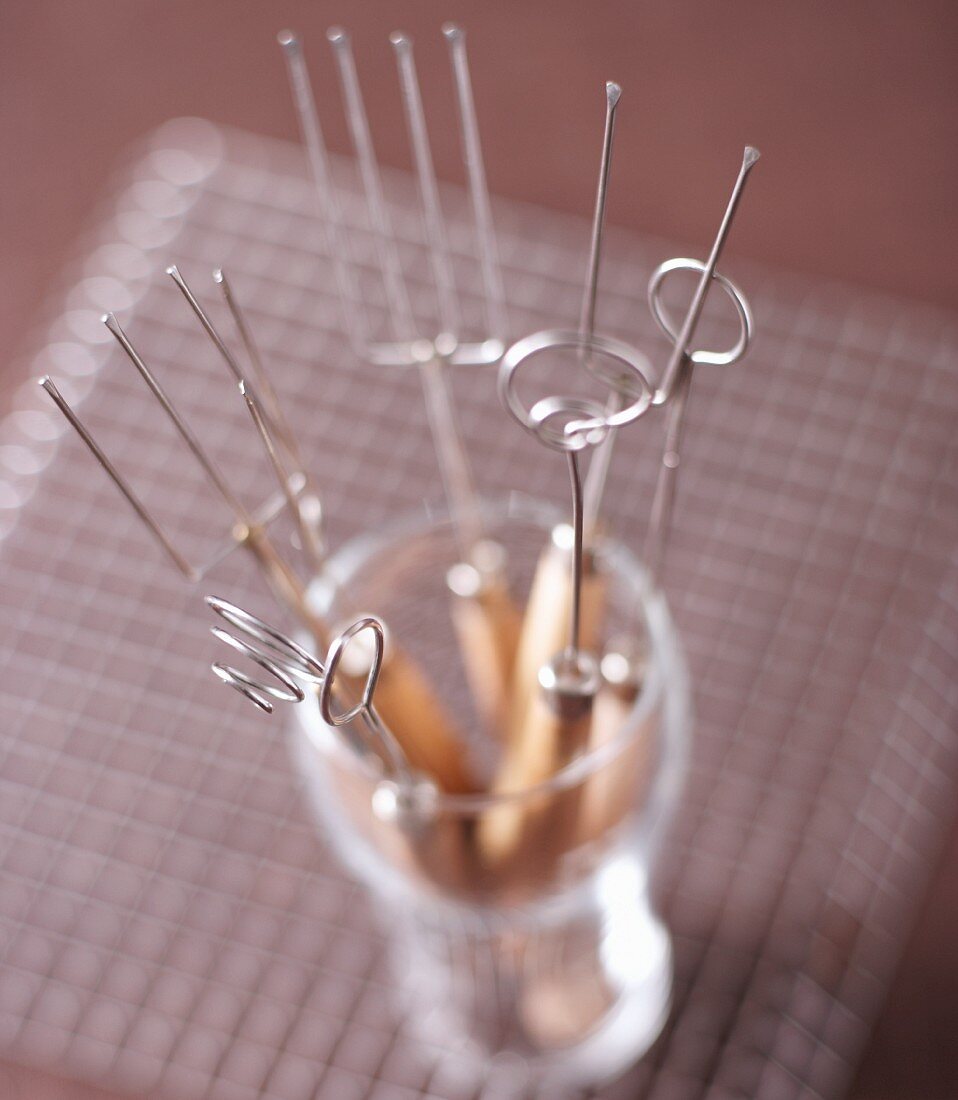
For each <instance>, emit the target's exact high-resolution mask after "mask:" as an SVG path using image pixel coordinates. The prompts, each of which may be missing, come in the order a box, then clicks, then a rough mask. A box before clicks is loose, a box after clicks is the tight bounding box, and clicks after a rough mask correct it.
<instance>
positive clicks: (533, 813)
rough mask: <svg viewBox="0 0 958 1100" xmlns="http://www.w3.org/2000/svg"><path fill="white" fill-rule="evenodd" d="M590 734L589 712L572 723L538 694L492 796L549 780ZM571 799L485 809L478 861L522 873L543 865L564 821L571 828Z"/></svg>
mask: <svg viewBox="0 0 958 1100" xmlns="http://www.w3.org/2000/svg"><path fill="white" fill-rule="evenodd" d="M590 729H591V714H590V712H589V711H588V710H587V711H586V712H585V713H583V714H580V715H579V716H577V717H575V718H567V717H563V716H561V715H559V714H557V713H556V712H555V711H554V710H553V709H552V707H551V706H550V705H549V703H548V702H547V701H546V699H545V698H544V697H543V695H542V693H541V691H539V692H537V693H536V696H535V698H534V700H533V703H532V707H531V709H530V713H529V718H528V721H527V722H526V725H525V728H524V730H523V732H524V738H523V741H522V743H521V744H519V745H516V746H514V749H513V751H510V752H508V753H507V755H506V758H505V760H504V761H503V764H502V767H501V768H500V770H499V773H498V774H497V775H496V778H495V781H494V783H493V786H492V791H493V793H495V794H508V793H511V792H513V791H522V790H526V789H528V788H529V787H531V786H534V785H535V784H537V783H541V782H543V781H544V780H546V779H548V778H549V777H550V776H551V775H554V774H555V773H556V772H557V771H558V770H559V769H560V768H561V767H562V766H563V765H564V764H566V763H568V761H569V760H570V759H571V758H572V757H573V756H574V755H575V754H576V752H578V751H579V749H581V747H582V746H583V745H584V744H586V742H587V741H588V738H589V731H590ZM573 794H574V792H572V791H560V792H556V793H549V794H544V795H542V796H536V797H535V798H533V799H531V800H528V799H523V800H522V801H516V802H504V803H503V804H502V805H499V806H495V807H493V808H491V809H489V810H487V811H486V812H485V813H484V814H483V815H482V817H481V818H480V820H479V824H478V827H477V830H476V844H477V848H478V858H479V862H480V863H481V864H482V865H483V866H484V867H486V868H492V869H497V868H503V867H506V866H511V865H514V864H522V865H523V866H525V867H527V869H528V868H532V867H534V866H536V865H537V864H538V865H539V866H542V863H543V860H544V859H545V857H546V856H547V855H549V853H550V852H554V850H555V849H556V847H557V844H558V847H559V848H562V847H563V844H562V842H561V835H562V834H563V833H564V830H565V821H566V819H568V820H569V821H570V822H572V823H573V825H574V822H575V818H576V815H575V808H574V806H571V805H570V804H569V797H570V795H573ZM559 854H561V853H559Z"/></svg>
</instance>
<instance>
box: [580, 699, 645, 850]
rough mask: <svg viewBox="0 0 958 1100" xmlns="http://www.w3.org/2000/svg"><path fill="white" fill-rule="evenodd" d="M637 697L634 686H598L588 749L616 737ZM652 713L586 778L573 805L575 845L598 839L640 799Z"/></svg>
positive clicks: (643, 789)
mask: <svg viewBox="0 0 958 1100" xmlns="http://www.w3.org/2000/svg"><path fill="white" fill-rule="evenodd" d="M637 697H638V688H637V687H635V686H626V685H610V684H605V685H603V687H602V689H601V690H600V692H599V694H598V695H597V696H596V700H595V706H594V709H593V712H592V729H591V731H590V734H589V751H590V752H591V751H593V750H595V749H598V748H601V747H602V746H603V745H606V744H609V743H610V742H611V741H612V740H613V739H614V738H615V737H616V736H617V734H618V733H619V732H620V731H621V729H622V727H623V725H624V723H625V721H626V720H627V718H628V716H629V714H630V713H631V712H632V709H633V707H634V706H635V701H636V698H637ZM656 718H657V716H656V715H655V713H654V712H652V713H650V714H648V715H646V717H645V719H644V721H643V724H642V728H641V729H637V730H635V731H634V732H633V733H632V735H631V739H630V741H629V744H628V745H626V746H625V747H624V748H622V749H621V750H620V751H619V752H618V753H616V754H615V756H613V757H612V758H611V759H610V760H609V761H608V762H607V763H604V764H602V765H601V766H600V767H599V768H598V769H597V770H596V771H595V772H594V773H593V774H592V775H590V776H589V778H588V779H587V780H586V781H585V784H584V786H583V790H582V798H581V801H580V804H579V808H578V820H577V825H576V843H577V844H588V843H591V842H593V841H597V840H600V839H601V838H602V837H603V836H604V835H605V834H606V833H607V832H609V831H610V830H611V829H613V828H615V826H617V825H618V824H619V823H620V822H621V821H622V820H623V819H624V818H625V817H627V816H628V814H629V812H630V810H631V809H632V807H633V806H635V805H638V804H639V803H641V801H642V798H643V796H644V794H645V792H646V790H647V789H648V786H649V783H650V782H651V779H652V773H653V771H654V764H655V751H656V741H655V736H654V730H655V723H656Z"/></svg>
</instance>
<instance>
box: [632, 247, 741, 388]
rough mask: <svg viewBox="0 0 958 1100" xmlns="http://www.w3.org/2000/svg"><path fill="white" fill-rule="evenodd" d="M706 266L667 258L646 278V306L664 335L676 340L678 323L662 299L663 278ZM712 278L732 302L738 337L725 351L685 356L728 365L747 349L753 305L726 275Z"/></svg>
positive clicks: (702, 362)
mask: <svg viewBox="0 0 958 1100" xmlns="http://www.w3.org/2000/svg"><path fill="white" fill-rule="evenodd" d="M706 269H707V264H705V263H703V262H702V261H701V260H693V259H689V258H688V257H685V256H678V257H676V258H675V259H672V260H666V261H665V262H664V263H661V264H659V266H658V267H657V268H656V269H655V271H653V272H652V277H651V279H649V292H648V293H649V309H650V310H651V312H652V316H653V318H655V323H656V324H657V325H658V326H659V328H660V329H661V330H662V331H663V332H664V333H665V335H666V336H667V337H668V338H669V339H670V340H671V341H673V343H674V342H675V340H677V339H678V336H679V331H680V328H681V325H680V324H676V323H675V322H674V321H673V319H672V318H671V317H670V316H669V313H668V310H667V309H666V306H665V302H664V301H663V294H662V287H663V284H664V283H665V281H666V279H667V278H668V277H669V275H671V274H672V273H673V272H674V271H697V272H699V273H700V274H701V273H703V272H704V271H705V270H706ZM712 279H714V281H715V282H716V283H717V284H718V285H719V286H720V287H721V288H722V290H724V291H725V293H726V294H727V295H728V296H729V298H730V299H731V300H732V305H733V306H735V312H736V313H737V314H738V321H739V336H738V340H737V341H736V342H735V343H734V344H733V345H732V347H730V348H729V349H728V350H727V351H706V350H704V349H698V350H690V351H689V352H688V358H689V359H690V360H691V361H692V362H693V363H695V364H696V366H699V365H709V366H714V367H727V366H731V365H732V364H733V363H737V362H738V361H739V360H740V359H741V358H742V357H743V356H744V355H745V353H746V352H747V351H748V346H749V344H750V343H751V340H752V331H753V329H754V321H753V318H752V308H751V306H750V305H749V304H748V299H747V298H746V297H745V295H744V294H743V293H742V291H741V290H739V288H738V287H737V286H736V285H735V283H733V282H732V280H731V279H729V278H727V277H726V276H725V275H723V274H722V273H721V272H720V271H713V272H712ZM671 396H672V394H671V393H668V394H666V398H665V399H666V400H668V398H669V397H671Z"/></svg>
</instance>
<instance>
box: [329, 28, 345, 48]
mask: <svg viewBox="0 0 958 1100" xmlns="http://www.w3.org/2000/svg"><path fill="white" fill-rule="evenodd" d="M326 38H327V40H328V41H329V42H331V43H332V44H333V45H334V46H345V45H347V44H348V43H349V34H348V32H347V31H345V30H343V28H342V27H330V28H329V30H328V31H327V32H326Z"/></svg>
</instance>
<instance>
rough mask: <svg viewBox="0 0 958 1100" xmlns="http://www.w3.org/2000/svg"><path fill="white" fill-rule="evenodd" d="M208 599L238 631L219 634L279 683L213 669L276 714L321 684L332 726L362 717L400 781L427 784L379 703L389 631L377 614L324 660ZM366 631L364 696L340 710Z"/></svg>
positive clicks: (340, 639)
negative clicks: (347, 673) (343, 678)
mask: <svg viewBox="0 0 958 1100" xmlns="http://www.w3.org/2000/svg"><path fill="white" fill-rule="evenodd" d="M206 603H207V605H208V606H209V607H210V608H211V609H212V610H213V612H214V613H215V614H216V615H218V616H219V617H220V618H221V619H223V620H224V622H226V623H227V625H228V626H229V627H231V628H232V630H233V631H235V632H237V633H231V632H230V631H229V630H224V629H223V628H222V627H219V626H214V627H211V628H210V632H211V633H212V634H213V636H214V637H215V638H216V639H217V640H219V641H221V642H223V643H225V644H226V645H228V646H230V647H231V648H232V649H234V650H236V652H237V653H240V654H241V655H242V656H243V657H246V658H248V659H249V660H250V661H252V662H253V663H254V664H256V665H258V666H259V667H260V668H261V669H263V670H264V671H265V672H267V673H268V674H269V675H270V676H271V677H272V678H273V680H274V681H275V683H266V682H264V681H262V680H259V679H255V678H254V677H253V676H251V675H250V674H249V673H246V672H243V671H242V670H241V669H237V668H234V667H233V666H232V665H227V664H224V663H222V662H220V661H217V662H215V663H214V664H213V665H212V666H211V668H212V670H213V672H214V674H215V675H216V676H217V677H218V678H219V679H220V680H221V681H222V682H223V683H224V684H226V685H227V687H231V688H233V690H234V691H238V692H239V693H240V694H241V695H243V696H245V697H246V698H247V699H249V701H250V702H251V703H253V704H254V705H255V706H257V707H259V709H260V710H263V711H265V712H266V713H267V714H271V713H272V711H273V703H274V701H276V702H284V703H302V702H303V701H304V700H305V698H306V692H305V690H304V689H303V687H302V685H303V684H307V685H311V686H313V687H315V688H318V690H319V709H320V714H321V715H322V718H323V721H324V722H326V724H327V725H329V726H331V727H333V728H340V727H343V726H347V725H351V724H352V723H353V722H356V721H360V722H361V723H362V724H363V726H364V727H365V729H366V731H367V733H369V734H370V735H371V737H372V739H373V740H374V741H376V742H377V743H378V745H379V746H380V747H381V748H382V749H383V751H384V753H385V755H386V757H387V758H388V762H389V766H390V768H391V770H392V776H393V778H394V779H395V780H396V783H397V784H398V785H400V786H411V785H413V783H414V782H416V783H418V782H421V781H420V780H417V779H416V777H414V776H413V773H412V771H411V769H410V767H409V763H408V761H407V760H406V758H405V756H404V754H403V752H402V749H401V748H400V747H399V745H398V743H397V741H396V739H395V737H394V736H393V734H392V733H391V731H390V730H389V728H388V727H387V726H386V725H385V723H384V722H383V721H382V719H381V718H380V716H379V714H378V713H377V711H376V708H375V706H374V705H373V694H374V692H375V690H376V683H377V681H378V680H379V672H380V669H381V668H382V662H383V656H384V653H385V630H384V628H383V625H382V623H381V622H380V621H379V620H378V619H376V618H374V617H373V616H371V615H367V616H364V617H362V618H360V619H357V620H356V621H355V622H354V623H352V624H351V625H350V626H348V627H346V629H345V630H343V631H342V632H341V633H340V634H338V635H337V636H336V637H335V638H334V639H333V641H332V643H331V645H330V647H329V650H328V652H327V654H326V659H325V660H324V661H320V660H319V659H318V658H316V657H315V656H313V654H311V653H310V652H309V651H308V650H306V649H304V648H303V646H301V645H300V644H299V643H298V642H296V641H294V640H293V639H292V638H290V637H289V636H288V635H287V634H283V633H282V632H281V631H279V630H277V629H276V628H275V627H273V626H270V624H269V623H267V622H265V621H264V620H263V619H260V618H258V617H257V616H256V615H253V614H251V613H250V612H249V611H244V610H243V608H241V607H237V606H236V605H235V604H232V603H229V602H228V601H227V600H223V599H220V598H219V597H217V596H207V597H206ZM365 630H369V631H371V632H372V635H373V638H374V645H373V649H372V652H371V653H370V661H369V668H368V671H367V674H366V680H365V684H364V686H363V690H362V695H361V698H360V700H359V702H358V703H356V704H355V705H354V706H352V707H350V708H349V709H348V710H346V711H338V712H336V711H334V710H333V704H332V697H333V694H334V691H335V681H336V673H337V672H338V670H339V666H340V662H341V661H342V657H343V654H344V652H345V650H346V647H347V645H348V644H349V642H350V641H351V640H352V639H353V638H355V637H356V636H357V635H359V634H361V633H362V632H363V631H365ZM238 635H241V636H238Z"/></svg>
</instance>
